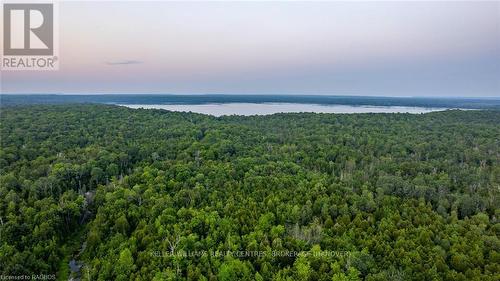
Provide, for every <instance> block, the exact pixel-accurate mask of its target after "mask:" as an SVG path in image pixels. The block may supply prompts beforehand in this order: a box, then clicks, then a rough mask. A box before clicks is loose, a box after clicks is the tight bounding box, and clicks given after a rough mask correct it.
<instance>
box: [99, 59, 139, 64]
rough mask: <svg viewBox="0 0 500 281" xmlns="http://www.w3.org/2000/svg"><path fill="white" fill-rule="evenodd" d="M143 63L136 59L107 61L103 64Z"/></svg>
mask: <svg viewBox="0 0 500 281" xmlns="http://www.w3.org/2000/svg"><path fill="white" fill-rule="evenodd" d="M141 63H144V62H142V61H138V60H119V61H107V62H105V64H107V65H127V64H141Z"/></svg>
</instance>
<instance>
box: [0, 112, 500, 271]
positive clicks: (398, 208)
mask: <svg viewBox="0 0 500 281" xmlns="http://www.w3.org/2000/svg"><path fill="white" fill-rule="evenodd" d="M0 121H1V131H0V133H1V148H0V200H1V204H0V243H1V244H0V274H2V275H21V274H28V275H31V274H48V275H50V274H56V275H57V278H59V279H63V278H67V276H68V275H69V274H72V273H71V272H70V271H69V269H68V262H69V260H71V259H75V260H76V261H77V263H78V264H80V265H81V269H80V270H79V271H78V272H76V273H73V274H76V275H80V277H81V278H82V280H311V281H315V280H481V281H485V280H495V281H496V280H499V279H500V242H499V239H498V236H499V232H500V223H499V220H498V219H499V215H500V210H499V204H500V203H499V192H500V111H481V110H474V111H458V110H450V111H445V112H435V113H428V114H419V115H412V114H315V113H300V114H275V115H270V116H251V117H238V116H225V117H219V118H216V117H211V116H207V115H201V114H194V113H176V112H168V111H163V110H145V109H128V108H124V107H118V106H108V105H35V106H18V107H3V108H1V117H0Z"/></svg>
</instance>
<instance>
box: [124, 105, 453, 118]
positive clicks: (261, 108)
mask: <svg viewBox="0 0 500 281" xmlns="http://www.w3.org/2000/svg"><path fill="white" fill-rule="evenodd" d="M118 105H121V106H126V107H129V108H145V109H149V108H154V109H165V110H170V111H182V112H190V111H191V112H196V113H202V114H208V115H213V116H223V115H245V116H249V115H268V114H274V113H286V112H317V113H413V114H419V113H427V112H432V111H442V110H446V109H447V108H426V107H411V106H365V105H363V106H353V105H327V104H325V105H323V104H303V103H207V104H118Z"/></svg>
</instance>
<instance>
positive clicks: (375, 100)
mask: <svg viewBox="0 0 500 281" xmlns="http://www.w3.org/2000/svg"><path fill="white" fill-rule="evenodd" d="M269 102H276V103H310V104H338V105H354V106H356V105H359V106H366V105H371V106H416V107H428V108H430V107H443V108H467V109H493V108H495V109H498V108H500V98H423V97H411V98H405V97H367V96H314V95H310V96H304V95H145V94H122V95H117V94H107V95H38V94H37V95H5V94H4V95H0V104H1V105H25V104H60V103H108V104H206V103H269Z"/></svg>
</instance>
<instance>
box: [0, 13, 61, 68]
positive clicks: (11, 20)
mask: <svg viewBox="0 0 500 281" xmlns="http://www.w3.org/2000/svg"><path fill="white" fill-rule="evenodd" d="M54 5H55V4H54V3H43V4H42V3H5V4H3V58H2V70H54V69H57V68H58V57H57V50H56V48H55V47H56V44H55V43H56V42H55V41H56V40H55V39H56V35H57V34H56V33H55V31H56V23H57V22H56V21H55V20H56V19H57V18H56V17H55V9H54Z"/></svg>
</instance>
